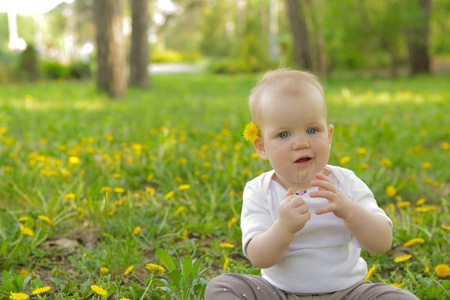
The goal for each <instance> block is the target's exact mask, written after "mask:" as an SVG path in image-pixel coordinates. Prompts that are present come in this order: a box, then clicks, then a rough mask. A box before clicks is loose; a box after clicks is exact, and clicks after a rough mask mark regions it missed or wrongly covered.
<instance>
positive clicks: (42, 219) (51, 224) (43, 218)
mask: <svg viewBox="0 0 450 300" xmlns="http://www.w3.org/2000/svg"><path fill="white" fill-rule="evenodd" d="M38 219H39V220H41V221H42V222H45V223H47V224H48V225H50V226H55V223H53V222H52V220H50V218H49V217H47V216H42V215H39V216H38Z"/></svg>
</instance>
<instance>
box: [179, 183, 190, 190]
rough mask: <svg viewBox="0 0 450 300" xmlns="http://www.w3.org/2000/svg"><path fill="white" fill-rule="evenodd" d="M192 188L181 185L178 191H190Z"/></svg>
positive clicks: (187, 185)
mask: <svg viewBox="0 0 450 300" xmlns="http://www.w3.org/2000/svg"><path fill="white" fill-rule="evenodd" d="M190 188H191V185H190V184H182V185H180V186H179V187H178V189H179V190H180V191H183V190H188V189H190Z"/></svg>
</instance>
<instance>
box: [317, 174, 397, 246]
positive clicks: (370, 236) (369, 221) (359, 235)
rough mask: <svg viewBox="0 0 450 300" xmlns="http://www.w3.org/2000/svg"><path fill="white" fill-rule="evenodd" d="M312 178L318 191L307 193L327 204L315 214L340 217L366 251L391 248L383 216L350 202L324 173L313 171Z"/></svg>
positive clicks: (389, 230)
mask: <svg viewBox="0 0 450 300" xmlns="http://www.w3.org/2000/svg"><path fill="white" fill-rule="evenodd" d="M316 178H317V179H318V180H315V181H312V182H311V185H312V186H317V187H319V190H318V191H316V192H311V194H310V196H311V197H323V198H326V199H327V200H328V205H326V206H325V207H322V208H321V209H318V210H316V214H317V215H321V214H324V213H328V212H332V213H334V214H335V216H336V217H338V218H341V219H343V220H344V223H345V225H346V226H347V228H348V229H349V230H350V231H351V233H352V234H353V236H354V237H355V238H356V240H357V241H358V243H359V244H360V245H361V247H363V248H364V249H366V250H367V251H369V252H372V253H375V254H381V253H384V252H386V251H387V250H389V249H390V248H391V245H392V229H391V226H390V225H389V223H388V222H387V221H386V219H385V218H383V217H382V216H380V215H377V214H374V213H371V212H370V211H368V210H367V209H365V208H364V207H363V206H361V205H360V204H358V203H356V202H353V201H351V200H350V199H349V198H348V197H347V196H346V195H345V194H344V193H343V192H342V191H341V190H339V189H338V188H337V187H336V186H335V184H334V183H333V181H331V179H329V178H328V177H327V176H325V175H323V174H317V175H316Z"/></svg>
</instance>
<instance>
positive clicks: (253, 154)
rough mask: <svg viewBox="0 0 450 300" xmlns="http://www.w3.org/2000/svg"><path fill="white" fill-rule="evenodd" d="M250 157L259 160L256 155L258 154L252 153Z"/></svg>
mask: <svg viewBox="0 0 450 300" xmlns="http://www.w3.org/2000/svg"><path fill="white" fill-rule="evenodd" d="M250 157H251V158H253V159H257V158H259V154H258V152H253V153H252V154H250Z"/></svg>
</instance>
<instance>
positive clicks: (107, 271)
mask: <svg viewBox="0 0 450 300" xmlns="http://www.w3.org/2000/svg"><path fill="white" fill-rule="evenodd" d="M108 273H109V269H108V268H105V267H101V268H100V274H102V275H106V274H108Z"/></svg>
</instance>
